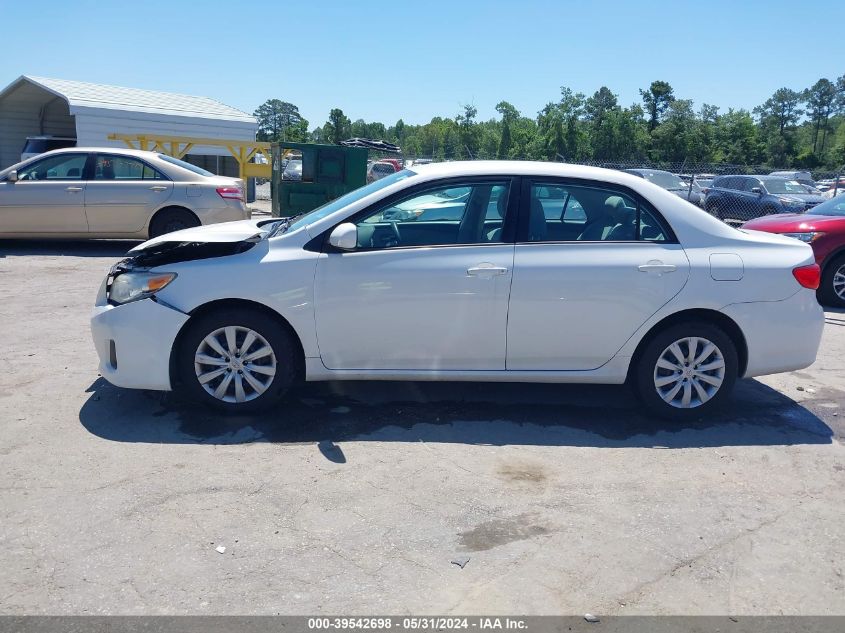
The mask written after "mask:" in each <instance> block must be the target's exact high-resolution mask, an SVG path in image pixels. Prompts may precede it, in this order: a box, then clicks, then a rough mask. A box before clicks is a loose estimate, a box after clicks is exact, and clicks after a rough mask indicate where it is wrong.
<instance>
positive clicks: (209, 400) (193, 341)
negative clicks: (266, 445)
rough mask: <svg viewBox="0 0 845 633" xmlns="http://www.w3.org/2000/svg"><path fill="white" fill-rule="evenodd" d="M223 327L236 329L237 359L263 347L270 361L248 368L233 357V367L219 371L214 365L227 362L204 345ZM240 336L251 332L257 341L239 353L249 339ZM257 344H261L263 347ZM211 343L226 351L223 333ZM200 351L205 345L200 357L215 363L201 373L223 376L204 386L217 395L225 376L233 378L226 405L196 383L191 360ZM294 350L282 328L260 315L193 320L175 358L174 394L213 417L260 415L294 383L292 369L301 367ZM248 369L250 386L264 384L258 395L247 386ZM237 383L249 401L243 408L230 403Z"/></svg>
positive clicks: (245, 312) (222, 313)
mask: <svg viewBox="0 0 845 633" xmlns="http://www.w3.org/2000/svg"><path fill="white" fill-rule="evenodd" d="M227 327H234V328H239V329H238V330H237V332H236V345H235V351H236V354H238V353H239V352H240V353H243V355H244V356H248V355H249V352H250V351H251V350H256V349H258V347H261V346H263V345H264V344H265V343H266V344H268V345H269V347H270V348H271V350H272V359H271V358H270V357H268V356H264V357H262V358H260V359H255V362H253V363H248V362H247V361H242V360H240V354H238V358H237V359H236V358H235V357H234V356H235V355H231V356H229V360H232V361H234V363H235V365H234V366H232V365H231V364H225V365H223V364H221V363H220V362H218V361H220V360H226V359H225V357H223V356H222V355H220V354H217V353H215V352H214V351H213V350H211V348H209V347H208V345H207V343H204V341H205V339H206V337H207V336H209V335H211V334H212V333H214V332H216V331H218V330H222V329H224V328H227ZM243 330H251V331H252V332H253V333H255V334H257V335H258V338H253V340H254V342H253V343H250V344H249V345H248V347H247V348H245V349H243V350H241V349H239V346H240V344H241V343H244V342H245V341H244V339H245V338H246V334H247V332H245V331H243ZM261 339H264V340H263V341H262V340H261ZM215 340H217V341H218V343H220V344H221V345H222V346H223V347H224V348H226V347H227V346H226V344H225V343H226V335H225V332H224V333H222V334H220V338H219V339H215ZM200 345H203V351H204V352H205V353H206V354H208V355H210V356H212V357H214V360H215V361H216V362H215V363H214V364H209V365H205V364H201V365H200V367H199V369H200V370H202V371H205V372H206V373H209V372H212V373H213V372H214V371H217V368H219V369H221V370H224V374H222V375H220V376H219V379H217V378H215V379H214V380H210V381H208V383H207V384H208V387H209V388H210V389H215V390H216V388H218V387H220V384H221V383H222V382H223V381H224V379H225V378H226V377H227V372H228V374H231V378H230V379H229V382H228V383H227V385H228V386H227V387H226V389H225V391H224V397H226V398H229V399H230V401H224V400H223V399H219V398H217V397H215V396H214V395H213V394H211V393H209V392H208V391H206V389H205V387H204V386H203V385H202V384H201V383H200V381H199V378H198V377H197V366H196V365H195V355H196V354H197V352H198V351H200ZM297 349H298V348H297V346H296V345H295V343H294V341H293V336H292V335H291V334H290V333H289V332H288V330H287V329H286V328H285V327H284V325H283V324H281V323H280V322H279V321H277V320H276V319H274V318H273V317H272V316H270V315H268V314H266V313H264V312H262V311H260V310H255V309H252V308H244V309H240V308H232V307H230V308H224V309H221V310H219V311H215V312H210V313H208V314H205V315H202V316H199V317H197V318H196V319H194V320H192V321H191V322H190V323H189V324H188V330H187V331H186V332H185V334H184V336H182V338H181V341H180V345H179V349H178V350H177V356H176V370H177V372H178V375H179V382H178V388H179V390H180V391H181V392H182V393H183V394H184V395H185V396H186V397H187V398H189V399H191V400H193V401H195V402H198V403H201V404H204V405H206V406H209V407H211V408H213V409H216V410H217V411H222V412H225V413H239V414H240V413H254V412H257V411H263V410H265V409H267V408H269V407H272V406H273V405H275V404H277V403H278V402H279V401H280V400H281V399H282V398H283V397H284V396H285V394H286V393H287V392H288V391H289V390H290V388H291V386H292V385H293V383H294V380H295V379H296V373H297V371H296V369H297V367H299V365H300V363H299V362H298V360H300V359H298V358H297ZM224 351H226V349H224ZM218 356H219V357H220V358H218ZM270 360H273V363H272V365H271V364H270V363H269V361H270ZM238 363H240V364H238ZM221 365H222V366H221ZM255 365H259V366H260V368H261V372H260V373H259V372H258V371H257V370H255ZM236 367H240V368H242V369H240V370H237V369H235V368H236ZM248 367H252V368H253V369H254V371H253V372H249V373H250V377H251V378H252V379H253V380H256V379H257V380H258V381H259V382H263V383H265V384H264V385H263V387H264V388H265V391H263V392H259V391H258V390H256V389H254V388H252V386H251V385H250V383H249V382H248V380H247V376H244V375H243V374H244V373H245V372H247V368H248ZM270 369H274V370H275V373H274V374H273V375H272V376H268V375H267V372H269V370H270ZM236 374H237V375H236ZM238 381H240V382H241V384H242V389H243V393H244V394H245V396H246V397H248V399H246V400H245V401H243V402H237V401H232V400H231V399H232V398H236V397H237V394H236V389H235V384H236V382H238Z"/></svg>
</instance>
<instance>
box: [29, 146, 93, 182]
mask: <svg viewBox="0 0 845 633" xmlns="http://www.w3.org/2000/svg"><path fill="white" fill-rule="evenodd" d="M87 160H88V154H78V153H76V154H59V155H58V156H50V157H49V158H45V159H44V160H39V161H37V162H35V163H33V164H31V165H28V166H27V167H24V168H23V169H21V170H20V171H19V172H18V180H82V172H83V171H85V161H87Z"/></svg>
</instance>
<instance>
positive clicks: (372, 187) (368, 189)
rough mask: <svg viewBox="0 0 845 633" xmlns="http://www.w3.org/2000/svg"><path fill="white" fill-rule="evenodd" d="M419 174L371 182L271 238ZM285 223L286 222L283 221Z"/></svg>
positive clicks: (402, 173) (404, 172)
mask: <svg viewBox="0 0 845 633" xmlns="http://www.w3.org/2000/svg"><path fill="white" fill-rule="evenodd" d="M416 175H417V173H416V172H414V171H411V170H410V169H403V170H402V171H397V172H396V173H393V174H390V175H389V176H385V177H384V178H381V179H380V180H376V181H373V182H371V183H370V184H368V185H364V186H363V187H359V188H358V189H355V190H354V191H350V192H349V193H347V194H346V195H343V196H341V197H340V198H336V199H334V200H332V201H331V202H327V203H326V204H324V205H323V206H322V207H317V208H316V209H314V210H313V211H309V212H308V213H306V214H305V215H303V216H301V217H298V218H297V219H296V221H295V222H293V223H292V224H289V225H288V224H281V225H279V226H278V227H277V229H275V230H274V231H273V233H272V234H271V237H272V236H273V235H277V234H278V233H279V231H278V229H279V228H281V227H282V226H284V227H286V228H285V232H286V233H287V232H288V231H295V230H297V229H299V228H302V227H303V226H307V225H309V224H313V223H314V222H316V221H317V220H322V219H323V218H325V217H326V216H328V215H331V214H332V213H334V212H335V211H338V210H339V209H342V208H343V207H345V206H348V205H350V204H352V203H354V202H358V200H361V199H362V198H365V197H367V196H369V195H370V194H371V193H375V192H376V191H379V190H381V189H384V188H385V187H389V186H390V185H392V184H393V183H395V182H399V181H400V180H405V179H406V178H410V177H411V176H416ZM282 222H284V220H283V221H282Z"/></svg>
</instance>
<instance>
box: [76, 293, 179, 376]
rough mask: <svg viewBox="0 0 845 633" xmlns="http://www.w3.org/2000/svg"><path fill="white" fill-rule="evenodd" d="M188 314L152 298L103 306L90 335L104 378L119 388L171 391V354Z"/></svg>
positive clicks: (93, 319) (96, 310) (96, 311)
mask: <svg viewBox="0 0 845 633" xmlns="http://www.w3.org/2000/svg"><path fill="white" fill-rule="evenodd" d="M189 318H190V317H189V315H187V314H184V313H182V312H179V311H178V310H175V309H173V308H169V307H166V306H164V305H162V304H160V303H157V302H155V301H153V300H152V299H142V300H140V301H133V302H132V303H127V304H124V305H120V306H113V305H110V304H101V303H100V302H98V305H97V306H95V307H94V313H93V315H92V316H91V335H92V337H93V338H94V347H95V348H96V349H97V355H98V356H99V357H100V373H101V374H102V376H103V378H105V379H106V380H108V381H109V382H110V383H111V384H113V385H116V386H118V387H129V388H132V389H157V390H163V391H170V389H171V388H172V387H171V382H170V353H171V350H172V349H173V344H174V342H175V341H176V336H177V335H178V334H179V330H181V329H182V326H183V325H185V322H186V321H187V320H188V319H189Z"/></svg>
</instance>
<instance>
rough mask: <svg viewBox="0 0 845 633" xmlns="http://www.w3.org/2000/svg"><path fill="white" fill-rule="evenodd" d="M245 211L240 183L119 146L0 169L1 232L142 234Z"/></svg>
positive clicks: (241, 215) (63, 152) (49, 155)
mask: <svg viewBox="0 0 845 633" xmlns="http://www.w3.org/2000/svg"><path fill="white" fill-rule="evenodd" d="M247 218H249V211H248V209H247V208H246V205H245V204H244V191H243V186H242V183H241V181H240V180H239V179H237V178H226V177H224V176H215V175H214V174H212V173H211V172H208V171H206V170H204V169H200V168H199V167H196V166H194V165H191V164H190V163H186V162H185V161H182V160H179V159H176V158H173V157H171V156H167V155H165V154H159V153H157V152H144V151H140V150H132V149H120V148H113V147H112V148H86V147H77V148H64V149H59V150H55V151H51V152H46V153H44V154H39V155H38V156H36V157H35V158H30V159H29V160H25V161H23V162H20V163H18V164H17V165H12V166H11V167H8V168H7V169H4V170H3V171H0V238H10V237H12V238H32V237H39V238H43V237H48V238H86V237H105V238H130V239H131V238H144V239H146V238H147V237H155V236H158V235H163V234H164V233H169V232H171V231H177V230H179V229H184V228H189V227H193V226H199V225H201V224H212V223H214V222H230V221H232V220H244V219H247Z"/></svg>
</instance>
